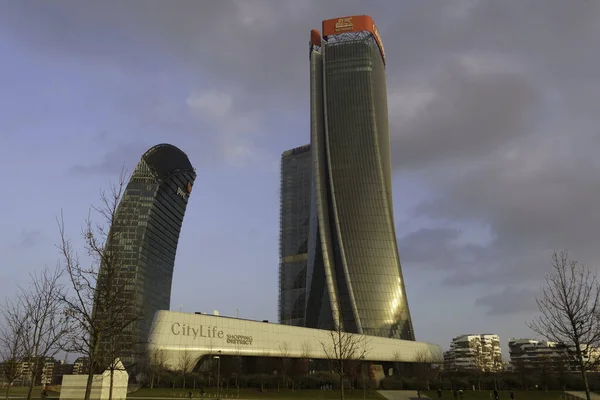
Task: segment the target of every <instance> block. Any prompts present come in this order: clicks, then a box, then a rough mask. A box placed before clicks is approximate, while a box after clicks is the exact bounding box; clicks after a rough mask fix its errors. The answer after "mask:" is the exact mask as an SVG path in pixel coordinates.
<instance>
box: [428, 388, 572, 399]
mask: <svg viewBox="0 0 600 400" xmlns="http://www.w3.org/2000/svg"><path fill="white" fill-rule="evenodd" d="M424 394H425V395H426V396H429V397H431V398H432V399H433V400H437V392H436V391H435V390H432V391H428V392H424ZM498 394H499V397H500V400H510V397H509V391H508V390H500V391H499V392H498ZM514 394H515V400H558V399H559V398H560V397H561V396H562V395H563V394H564V393H563V392H562V391H549V392H544V391H540V390H529V391H527V390H515V391H514ZM442 399H443V400H454V397H453V395H452V391H450V390H444V392H443V393H442ZM463 399H464V400H490V392H489V391H487V390H482V391H472V390H465V391H464V396H463ZM459 400H460V396H459Z"/></svg>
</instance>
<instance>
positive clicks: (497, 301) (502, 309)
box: [475, 287, 539, 315]
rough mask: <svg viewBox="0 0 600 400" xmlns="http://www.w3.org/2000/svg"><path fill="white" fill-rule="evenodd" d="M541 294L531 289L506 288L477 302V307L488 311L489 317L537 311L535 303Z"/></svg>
mask: <svg viewBox="0 0 600 400" xmlns="http://www.w3.org/2000/svg"><path fill="white" fill-rule="evenodd" d="M538 294H539V292H538V291H534V290H530V289H518V288H512V287H506V288H505V289H504V290H502V291H501V292H494V293H490V294H487V295H485V296H482V297H480V298H478V299H477V300H475V305H476V306H481V307H485V308H487V309H488V311H487V312H488V315H508V314H519V313H528V312H532V311H537V310H538V308H537V304H536V302H535V298H536V296H538Z"/></svg>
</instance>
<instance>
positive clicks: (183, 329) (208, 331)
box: [171, 322, 252, 346]
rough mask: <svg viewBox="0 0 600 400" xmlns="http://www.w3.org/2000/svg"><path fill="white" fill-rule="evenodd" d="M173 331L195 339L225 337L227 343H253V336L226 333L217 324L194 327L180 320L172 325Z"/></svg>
mask: <svg viewBox="0 0 600 400" xmlns="http://www.w3.org/2000/svg"><path fill="white" fill-rule="evenodd" d="M171 332H172V333H173V335H175V336H179V335H181V336H192V337H193V338H194V339H196V338H198V337H201V338H217V339H223V338H226V340H227V343H230V344H242V345H247V346H249V345H251V344H252V336H246V335H225V333H224V332H223V330H222V329H219V328H217V327H216V326H204V325H200V326H198V327H193V326H190V325H186V324H180V323H179V322H175V323H173V325H171Z"/></svg>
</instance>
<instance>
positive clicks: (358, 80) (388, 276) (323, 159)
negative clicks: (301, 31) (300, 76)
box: [306, 16, 415, 340]
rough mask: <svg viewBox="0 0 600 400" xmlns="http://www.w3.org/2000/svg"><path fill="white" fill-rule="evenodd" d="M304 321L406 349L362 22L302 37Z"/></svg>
mask: <svg viewBox="0 0 600 400" xmlns="http://www.w3.org/2000/svg"><path fill="white" fill-rule="evenodd" d="M310 46H311V47H310V104H311V105H310V110H311V153H312V159H313V168H314V170H313V192H312V196H313V198H312V207H311V219H310V232H309V240H308V269H307V293H308V298H307V311H306V317H307V319H306V322H307V326H308V327H311V328H321V329H331V328H333V327H337V326H339V325H341V326H342V329H344V330H345V331H348V332H356V333H363V334H367V335H373V336H382V337H390V338H397V339H406V340H415V334H414V330H413V325H412V320H411V316H410V311H409V308H408V300H407V298H406V290H405V287H404V279H403V276H402V271H401V267H400V259H399V255H398V245H397V242H396V229H395V226H394V211H393V202H392V180H391V155H390V132H389V121H388V110H387V89H386V73H385V53H384V50H383V45H382V43H381V38H380V36H379V32H378V30H377V28H376V26H375V24H374V22H373V20H372V19H371V17H368V16H354V17H343V18H336V19H332V20H326V21H323V37H321V35H320V33H319V32H318V31H316V30H313V31H311V45H310Z"/></svg>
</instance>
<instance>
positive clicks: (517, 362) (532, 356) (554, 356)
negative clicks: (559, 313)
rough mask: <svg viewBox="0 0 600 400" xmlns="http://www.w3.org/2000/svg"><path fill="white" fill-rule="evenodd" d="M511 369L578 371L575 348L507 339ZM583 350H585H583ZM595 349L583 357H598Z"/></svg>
mask: <svg viewBox="0 0 600 400" xmlns="http://www.w3.org/2000/svg"><path fill="white" fill-rule="evenodd" d="M508 349H509V353H510V364H511V369H512V370H513V371H515V372H519V371H525V370H527V371H532V370H535V371H544V370H545V371H554V372H559V371H572V372H575V371H578V370H579V366H578V365H577V362H576V361H575V357H574V354H575V349H574V348H569V347H568V346H566V345H564V344H562V343H556V342H550V341H546V340H536V339H510V340H509V341H508ZM584 351H585V350H584ZM597 354H598V352H597V351H595V352H594V351H589V352H586V354H585V357H586V359H587V358H588V357H598V355H597Z"/></svg>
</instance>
